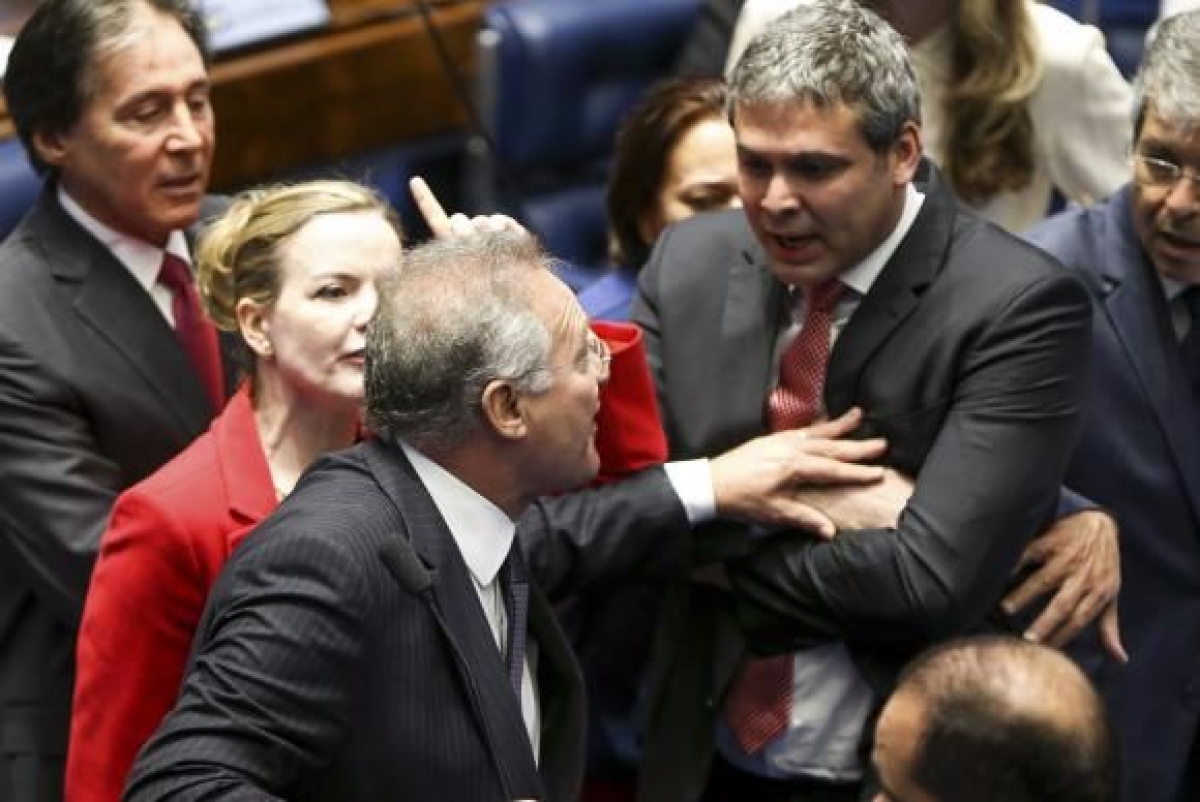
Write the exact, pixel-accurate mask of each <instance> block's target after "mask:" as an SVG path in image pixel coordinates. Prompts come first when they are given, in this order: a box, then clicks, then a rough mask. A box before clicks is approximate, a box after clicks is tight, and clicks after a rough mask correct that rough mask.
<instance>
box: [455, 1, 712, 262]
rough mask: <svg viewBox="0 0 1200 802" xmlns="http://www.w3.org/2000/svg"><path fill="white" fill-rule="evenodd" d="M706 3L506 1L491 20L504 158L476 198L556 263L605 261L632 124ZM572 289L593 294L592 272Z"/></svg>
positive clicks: (488, 108)
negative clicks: (619, 142) (607, 190)
mask: <svg viewBox="0 0 1200 802" xmlns="http://www.w3.org/2000/svg"><path fill="white" fill-rule="evenodd" d="M699 6H700V2H699V0H506V1H505V2H497V3H494V4H493V5H492V6H491V7H490V8H488V10H487V11H486V12H485V14H484V22H483V28H482V30H481V32H480V64H479V70H480V76H481V85H480V106H481V115H482V117H483V121H484V125H485V127H486V128H487V129H488V133H489V134H490V136H491V139H492V141H493V143H494V146H495V149H494V152H493V153H492V154H491V157H492V158H491V160H490V164H489V162H488V160H481V161H479V162H477V163H476V164H477V165H485V166H484V167H477V170H476V172H475V174H474V176H473V184H472V189H471V191H470V194H471V195H472V201H473V204H472V205H473V206H474V207H475V208H476V210H477V211H487V210H489V209H488V207H489V205H490V206H491V208H492V209H495V208H503V209H505V210H507V211H508V212H509V213H510V214H514V215H515V216H517V217H518V218H520V219H522V220H523V221H524V222H525V223H526V225H528V226H529V227H530V228H531V229H532V230H533V231H534V232H535V233H537V234H538V235H539V236H541V237H542V239H543V241H544V242H545V243H546V245H547V247H548V248H549V249H550V250H551V252H552V253H554V254H555V255H556V256H559V257H561V258H564V259H566V260H568V261H570V262H573V263H575V264H576V265H578V266H582V267H584V268H586V267H591V266H595V265H599V264H602V263H603V261H604V254H605V222H604V186H605V181H606V178H607V167H608V161H609V156H610V154H611V152H612V145H613V138H614V135H615V133H616V129H617V125H618V123H619V122H620V120H621V118H622V117H623V116H624V115H625V113H626V112H627V111H628V110H629V108H630V106H631V105H632V104H633V103H634V102H635V101H636V100H637V99H638V98H639V97H640V95H641V94H642V92H643V91H644V90H645V88H646V87H647V86H648V85H649V84H650V83H651V82H653V81H655V80H657V79H658V78H661V77H664V76H665V75H666V74H667V73H668V71H669V68H670V65H671V63H672V61H673V60H674V58H675V55H676V53H677V51H678V49H679V46H680V45H681V43H682V41H683V38H684V37H685V36H686V34H687V32H688V31H689V29H690V28H691V26H692V24H693V22H694V20H695V17H696V14H697V12H698V10H699ZM567 278H568V280H569V281H573V282H574V283H577V284H578V283H583V282H585V281H586V280H587V278H588V275H587V271H586V269H585V270H584V271H583V272H581V273H580V274H579V275H578V277H576V276H575V275H574V274H570V275H567Z"/></svg>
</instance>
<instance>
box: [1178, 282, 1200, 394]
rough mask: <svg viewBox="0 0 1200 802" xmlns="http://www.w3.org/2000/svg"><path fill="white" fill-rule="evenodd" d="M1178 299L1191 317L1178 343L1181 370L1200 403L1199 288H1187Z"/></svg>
mask: <svg viewBox="0 0 1200 802" xmlns="http://www.w3.org/2000/svg"><path fill="white" fill-rule="evenodd" d="M1179 297H1180V299H1181V300H1182V301H1183V303H1184V305H1185V306H1186V307H1187V310H1188V315H1189V316H1190V317H1191V320H1190V321H1189V323H1188V330H1187V334H1185V335H1184V337H1183V339H1182V340H1181V341H1180V343H1179V351H1180V353H1181V354H1182V355H1183V369H1184V371H1185V372H1186V375H1187V377H1188V381H1189V382H1191V385H1192V392H1193V395H1194V397H1195V398H1196V400H1198V401H1200V286H1194V287H1188V288H1187V289H1186V290H1184V291H1183V292H1182V293H1181V294H1180V296H1179Z"/></svg>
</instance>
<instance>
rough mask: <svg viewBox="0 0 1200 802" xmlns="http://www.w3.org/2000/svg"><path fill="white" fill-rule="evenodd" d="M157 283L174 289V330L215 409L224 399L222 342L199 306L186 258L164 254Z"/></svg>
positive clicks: (172, 295)
mask: <svg viewBox="0 0 1200 802" xmlns="http://www.w3.org/2000/svg"><path fill="white" fill-rule="evenodd" d="M158 283H159V284H162V285H163V286H164V287H166V288H167V289H168V290H170V291H171V313H172V314H173V315H174V317H175V333H176V334H178V335H179V340H180V342H182V343H183V350H184V352H185V353H187V355H188V359H190V360H191V362H192V365H193V366H194V367H195V368H196V375H197V376H199V377H200V383H201V384H203V385H204V389H205V391H206V392H207V393H208V397H209V398H210V399H211V400H212V405H213V411H216V410H218V409H220V408H221V406H222V405H223V404H224V403H225V377H224V373H223V372H222V369H221V346H220V343H219V341H218V339H217V330H216V328H215V327H214V326H213V324H212V323H211V322H210V321H209V320H208V318H206V317H205V316H204V313H203V312H202V311H201V310H200V297H199V296H198V295H197V294H196V287H195V285H193V284H192V273H191V271H190V270H189V269H188V265H187V262H185V261H183V260H182V259H180V258H179V257H178V256H175V255H174V254H171V253H167V254H164V255H163V262H162V269H161V270H160V271H159V273H158Z"/></svg>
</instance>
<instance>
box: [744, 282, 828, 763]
mask: <svg viewBox="0 0 1200 802" xmlns="http://www.w3.org/2000/svg"><path fill="white" fill-rule="evenodd" d="M843 289H844V287H843V285H842V283H841V282H839V281H836V280H833V281H828V282H826V283H824V284H820V285H818V286H816V287H814V288H813V289H812V290H810V291H809V292H808V293H807V294H806V296H805V312H804V326H803V327H802V328H801V329H800V333H799V334H797V335H796V337H795V339H793V340H792V342H791V344H790V345H788V347H787V349H786V350H785V351H784V352H783V356H782V358H781V359H780V361H779V386H778V387H776V388H775V390H774V392H772V393H771V397H770V398H769V399H767V421H768V423H769V424H770V426H771V431H780V430H783V429H794V428H797V427H799V426H807V425H808V424H810V423H812V422H813V421H814V420H816V418H817V416H818V415H819V414H820V413H821V411H822V410H821V406H822V403H821V394H822V391H823V390H824V388H825V366H826V363H827V362H828V361H829V332H830V328H831V327H832V325H833V307H834V305H835V304H837V300H838V298H839V297H840V296H841V294H842V290H843ZM791 711H792V655H790V654H781V655H777V656H775V657H768V658H766V659H764V660H755V659H753V658H747V659H746V660H745V661H743V663H742V666H741V668H740V669H739V671H738V674H737V676H736V677H734V680H733V684H732V686H731V688H730V690H729V694H728V696H727V697H726V699H725V714H726V716H727V718H728V720H729V727H730V729H731V730H732V731H733V734H734V737H735V738H737V740H738V743H739V744H741V746H742V748H743V749H745V750H746V753H747V754H754V753H755V752H757V751H759V750H760V749H762V748H763V747H764V746H766V745H767V744H768V743H770V742H771V740H773V739H774V738H776V737H778V736H779V735H780V734H781V733H782V732H784V730H786V729H787V725H788V719H789V718H790V716H791Z"/></svg>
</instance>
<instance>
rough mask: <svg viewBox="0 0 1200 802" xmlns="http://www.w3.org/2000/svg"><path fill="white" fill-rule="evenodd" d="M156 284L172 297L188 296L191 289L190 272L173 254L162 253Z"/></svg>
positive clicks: (183, 262) (186, 265)
mask: <svg viewBox="0 0 1200 802" xmlns="http://www.w3.org/2000/svg"><path fill="white" fill-rule="evenodd" d="M158 283H159V284H161V285H163V286H164V287H166V288H167V289H168V290H170V291H171V293H172V294H173V295H179V294H181V293H183V294H188V291H189V290H191V289H192V271H191V270H190V269H188V264H187V262H185V261H184V260H183V259H180V258H179V257H178V256H176V255H175V254H173V253H164V254H163V260H162V266H161V267H160V268H159V270H158Z"/></svg>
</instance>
